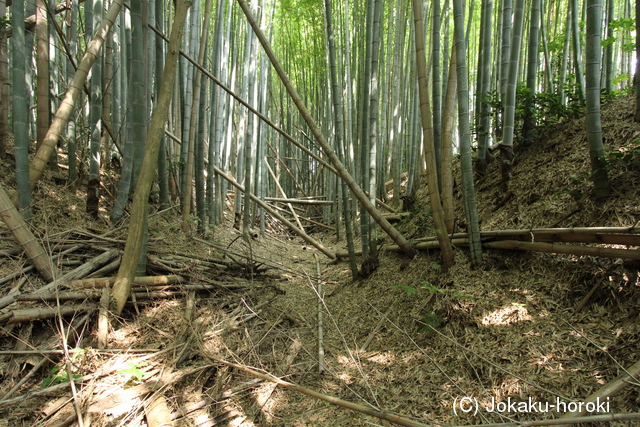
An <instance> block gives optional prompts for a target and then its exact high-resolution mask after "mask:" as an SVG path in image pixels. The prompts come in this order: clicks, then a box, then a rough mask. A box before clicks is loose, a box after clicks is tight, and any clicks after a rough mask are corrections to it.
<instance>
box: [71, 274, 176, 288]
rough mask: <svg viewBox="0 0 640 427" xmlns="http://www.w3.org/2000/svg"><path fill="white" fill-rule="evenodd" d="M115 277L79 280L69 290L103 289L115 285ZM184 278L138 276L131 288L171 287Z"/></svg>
mask: <svg viewBox="0 0 640 427" xmlns="http://www.w3.org/2000/svg"><path fill="white" fill-rule="evenodd" d="M115 281H116V278H115V277H104V278H98V279H81V280H74V281H72V282H71V283H69V287H71V288H81V289H91V288H105V287H107V286H111V285H113V284H114V283H115ZM182 282H184V278H183V277H182V276H178V275H169V276H139V277H135V278H134V279H133V282H132V285H133V286H154V285H171V284H174V283H182Z"/></svg>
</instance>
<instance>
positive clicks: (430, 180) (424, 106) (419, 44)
mask: <svg viewBox="0 0 640 427" xmlns="http://www.w3.org/2000/svg"><path fill="white" fill-rule="evenodd" d="M413 19H414V22H415V28H414V31H415V38H416V58H417V63H418V86H419V94H420V115H421V117H422V132H423V143H424V147H425V153H426V159H425V160H426V161H427V185H428V190H429V205H430V206H431V215H432V217H433V223H434V225H435V227H436V235H437V236H438V242H439V243H440V249H441V252H442V262H443V264H444V266H445V267H450V266H452V265H453V262H454V255H453V248H452V247H451V241H450V240H449V236H447V229H446V227H445V224H444V213H443V211H442V203H441V201H440V191H439V190H438V177H437V168H436V156H435V150H434V147H433V137H432V135H431V133H430V132H431V125H430V120H431V118H430V117H431V111H430V108H429V90H428V87H427V59H426V53H425V41H424V24H423V21H422V2H421V0H413Z"/></svg>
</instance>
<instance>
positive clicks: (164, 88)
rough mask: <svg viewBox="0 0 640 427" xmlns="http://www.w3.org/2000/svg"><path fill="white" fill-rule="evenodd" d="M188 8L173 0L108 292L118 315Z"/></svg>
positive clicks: (131, 272) (136, 251)
mask: <svg viewBox="0 0 640 427" xmlns="http://www.w3.org/2000/svg"><path fill="white" fill-rule="evenodd" d="M190 6H191V3H190V2H189V1H186V0H176V13H175V17H174V22H173V27H172V30H171V37H170V40H169V48H168V49H167V57H166V59H165V67H164V72H163V79H162V85H161V87H160V94H159V96H158V105H157V107H156V109H155V110H154V112H153V116H152V117H151V123H150V125H149V133H148V135H147V141H146V144H145V147H146V150H145V153H144V157H143V159H142V165H141V166H140V176H139V178H138V183H137V185H136V191H135V193H134V196H133V204H132V206H131V218H130V225H129V233H128V235H127V243H126V246H125V249H124V255H123V257H122V263H121V264H120V269H119V270H118V276H117V278H116V282H115V284H114V285H113V290H112V291H111V296H112V298H113V299H114V300H115V305H116V307H115V311H116V313H117V314H120V313H122V309H123V308H124V304H125V302H126V301H127V298H128V297H129V293H130V292H131V284H132V283H133V278H134V277H135V272H136V267H137V265H138V257H139V255H140V252H141V250H142V243H143V242H142V239H143V234H144V228H145V227H144V224H145V216H146V213H147V202H148V199H149V193H150V191H151V186H152V184H153V178H154V175H155V169H156V164H157V162H158V151H159V149H160V140H161V139H162V135H163V134H164V124H165V122H166V120H167V117H168V115H169V106H170V104H171V98H172V92H173V82H174V79H175V75H176V69H177V63H178V57H179V47H180V41H181V39H182V33H183V30H184V22H185V19H186V16H187V10H188V9H189V7H190Z"/></svg>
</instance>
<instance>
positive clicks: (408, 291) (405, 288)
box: [389, 285, 418, 295]
mask: <svg viewBox="0 0 640 427" xmlns="http://www.w3.org/2000/svg"><path fill="white" fill-rule="evenodd" d="M389 289H400V290H401V291H404V292H405V293H406V294H409V295H411V294H415V293H416V292H418V290H417V289H416V288H414V287H413V286H409V285H391V286H389Z"/></svg>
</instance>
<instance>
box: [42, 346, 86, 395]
mask: <svg viewBox="0 0 640 427" xmlns="http://www.w3.org/2000/svg"><path fill="white" fill-rule="evenodd" d="M84 353H85V349H83V348H76V349H75V350H74V352H73V357H72V358H71V362H75V361H76V360H78V357H79V356H80V355H82V354H84ZM50 372H51V374H50V375H49V376H48V377H46V378H45V379H43V380H42V384H41V385H40V387H41V388H47V387H49V386H52V385H56V384H62V383H66V382H69V373H68V372H67V371H66V370H62V369H61V368H60V367H59V366H54V367H53V368H51V371H50ZM72 377H73V378H80V375H79V374H73V376H72Z"/></svg>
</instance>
